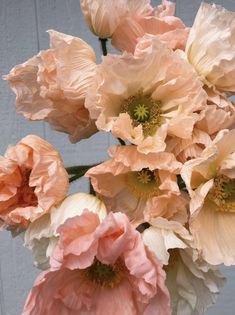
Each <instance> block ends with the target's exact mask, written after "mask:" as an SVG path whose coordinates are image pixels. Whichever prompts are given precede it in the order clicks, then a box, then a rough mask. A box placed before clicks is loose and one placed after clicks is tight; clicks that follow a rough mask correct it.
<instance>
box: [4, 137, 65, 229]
mask: <svg viewBox="0 0 235 315" xmlns="http://www.w3.org/2000/svg"><path fill="white" fill-rule="evenodd" d="M0 182H1V184H0V190H1V194H0V196H1V197H0V219H1V220H2V221H4V225H5V226H8V225H9V226H10V228H17V227H18V226H21V227H23V228H26V227H27V225H28V224H29V222H33V221H35V220H36V219H37V218H39V217H40V216H42V215H43V214H44V213H46V212H48V211H49V210H50V208H51V207H52V206H54V205H56V204H57V203H58V202H60V201H61V200H62V199H63V198H64V197H65V195H66V193H67V191H68V186H69V183H68V174H67V172H66V170H65V168H64V165H63V162H62V160H61V157H60V155H59V153H58V152H57V151H55V149H54V148H53V147H52V145H50V144H49V143H48V142H46V141H45V140H43V139H41V138H39V137H37V136H33V135H29V136H27V137H25V138H23V139H22V140H21V141H20V142H18V143H17V144H16V145H15V146H12V147H9V148H8V150H7V151H6V153H5V156H4V157H1V158H0Z"/></svg>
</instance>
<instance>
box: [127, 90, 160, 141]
mask: <svg viewBox="0 0 235 315" xmlns="http://www.w3.org/2000/svg"><path fill="white" fill-rule="evenodd" d="M161 108H162V103H161V101H159V100H153V99H152V97H151V96H150V95H144V94H143V92H142V91H139V92H138V93H137V94H136V95H132V96H130V97H129V98H127V99H126V100H124V101H123V104H122V106H121V113H128V114H129V115H130V117H131V119H132V125H133V126H134V127H136V126H138V125H142V128H143V132H144V135H145V136H149V135H153V134H154V133H155V131H156V130H157V128H158V127H159V126H160V125H161V123H162V118H161V114H162V111H161Z"/></svg>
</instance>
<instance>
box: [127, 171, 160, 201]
mask: <svg viewBox="0 0 235 315" xmlns="http://www.w3.org/2000/svg"><path fill="white" fill-rule="evenodd" d="M126 184H127V188H128V190H129V191H130V192H132V193H133V194H134V195H136V196H137V197H140V198H146V199H147V198H150V197H152V196H157V195H159V193H160V192H159V186H160V179H159V177H158V176H157V175H156V173H155V172H152V171H150V170H149V169H148V168H143V169H142V170H141V171H139V172H129V173H127V174H126Z"/></svg>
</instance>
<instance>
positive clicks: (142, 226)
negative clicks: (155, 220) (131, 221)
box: [136, 222, 150, 233]
mask: <svg viewBox="0 0 235 315" xmlns="http://www.w3.org/2000/svg"><path fill="white" fill-rule="evenodd" d="M149 227H150V224H149V223H148V222H144V223H141V224H140V225H138V226H137V228H136V230H137V231H138V232H140V233H143V232H144V230H146V229H148V228H149Z"/></svg>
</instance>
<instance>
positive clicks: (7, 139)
mask: <svg viewBox="0 0 235 315" xmlns="http://www.w3.org/2000/svg"><path fill="white" fill-rule="evenodd" d="M0 29H1V31H0V43H1V44H0V75H1V76H2V75H3V74H7V73H8V72H9V70H10V69H11V68H12V67H13V66H14V65H15V64H17V63H21V62H24V61H25V60H26V59H28V58H29V57H31V56H32V54H35V53H36V52H37V50H38V45H37V34H36V22H35V7H34V3H33V1H31V0H21V1H16V0H14V1H13V0H8V1H0ZM0 102H1V115H0V119H1V125H0V133H1V142H0V152H1V154H3V153H4V152H5V150H6V147H7V146H8V145H9V144H11V143H15V142H17V141H18V140H19V139H21V138H22V137H23V136H25V135H27V134H30V133H35V134H37V135H40V136H43V124H42V123H40V122H39V123H29V122H26V121H25V119H24V118H23V117H21V116H18V115H17V114H16V113H15V106H14V103H15V97H14V95H13V93H12V92H11V91H10V89H9V88H8V86H7V83H6V82H4V81H2V80H0ZM0 265H1V268H0V269H1V275H0V281H1V284H0V294H1V313H2V315H17V314H20V312H21V308H22V305H23V301H24V300H25V298H26V296H27V292H28V290H29V289H30V287H31V285H32V283H33V279H34V278H35V271H34V269H33V266H32V259H31V255H30V254H29V253H28V251H27V250H26V249H24V248H23V247H22V241H21V240H20V239H17V240H12V239H11V237H10V235H9V233H7V232H1V235H0Z"/></svg>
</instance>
